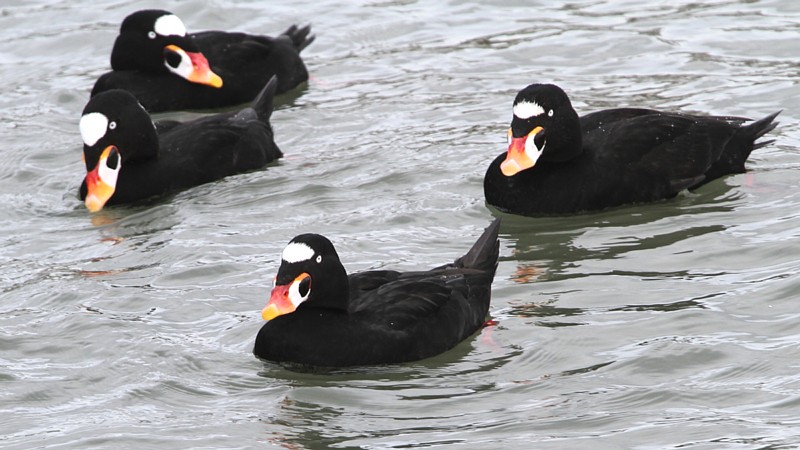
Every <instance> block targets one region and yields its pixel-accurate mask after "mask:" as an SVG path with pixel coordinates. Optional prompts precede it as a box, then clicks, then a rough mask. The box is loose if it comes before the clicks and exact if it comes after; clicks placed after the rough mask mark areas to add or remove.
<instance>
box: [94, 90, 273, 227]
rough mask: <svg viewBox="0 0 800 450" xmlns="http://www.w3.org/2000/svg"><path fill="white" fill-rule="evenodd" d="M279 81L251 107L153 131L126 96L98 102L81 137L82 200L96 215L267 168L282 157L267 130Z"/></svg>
mask: <svg viewBox="0 0 800 450" xmlns="http://www.w3.org/2000/svg"><path fill="white" fill-rule="evenodd" d="M276 84H277V81H276V80H275V77H273V78H272V79H271V80H270V81H269V83H267V85H266V86H264V89H263V91H262V92H261V93H260V94H259V96H258V97H257V98H256V99H255V101H254V102H253V104H252V106H249V107H246V108H244V109H242V110H240V111H238V112H228V113H223V114H216V115H210V116H206V117H202V118H200V119H196V120H192V121H188V122H184V123H181V122H178V121H163V122H157V123H154V122H153V121H152V120H151V118H150V115H149V114H148V113H147V111H145V109H144V107H142V105H141V104H139V102H137V101H136V99H135V98H134V97H133V96H132V95H131V94H130V93H129V92H127V91H123V90H120V89H113V90H110V91H106V92H103V93H101V94H98V95H96V96H94V97H92V98H91V99H90V100H89V102H88V103H87V104H86V107H85V108H84V110H83V115H82V116H81V120H80V132H81V137H82V138H83V157H84V162H85V163H86V171H87V174H86V178H85V179H84V180H83V183H82V184H81V187H80V191H79V195H80V198H81V200H84V202H85V204H86V208H88V209H89V211H91V212H96V211H99V210H101V209H102V208H103V207H104V206H105V205H112V204H118V203H129V202H133V201H136V200H141V199H145V198H148V197H152V196H156V195H160V194H164V193H167V192H174V191H178V190H182V189H186V188H189V187H192V186H196V185H199V184H203V183H208V182H210V181H214V180H218V179H220V178H223V177H225V176H228V175H232V174H236V173H241V172H245V171H249V170H254V169H259V168H261V167H264V166H265V165H266V164H268V163H269V162H271V161H273V160H275V159H277V158H280V157H281V156H282V154H281V151H280V150H279V149H278V146H277V145H276V144H275V142H274V141H273V132H272V127H271V125H270V123H269V118H270V115H271V114H272V98H273V96H274V94H275V88H276Z"/></svg>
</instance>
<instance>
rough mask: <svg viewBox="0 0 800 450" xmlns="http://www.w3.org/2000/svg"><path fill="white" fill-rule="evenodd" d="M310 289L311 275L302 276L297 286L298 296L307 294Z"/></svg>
mask: <svg viewBox="0 0 800 450" xmlns="http://www.w3.org/2000/svg"><path fill="white" fill-rule="evenodd" d="M310 290H311V277H306V278H303V280H302V281H300V284H299V285H298V286H297V293H298V294H300V297H306V296H308V291H310Z"/></svg>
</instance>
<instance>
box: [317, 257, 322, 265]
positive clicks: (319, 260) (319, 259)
mask: <svg viewBox="0 0 800 450" xmlns="http://www.w3.org/2000/svg"><path fill="white" fill-rule="evenodd" d="M321 262H322V255H317V264H319V263H321Z"/></svg>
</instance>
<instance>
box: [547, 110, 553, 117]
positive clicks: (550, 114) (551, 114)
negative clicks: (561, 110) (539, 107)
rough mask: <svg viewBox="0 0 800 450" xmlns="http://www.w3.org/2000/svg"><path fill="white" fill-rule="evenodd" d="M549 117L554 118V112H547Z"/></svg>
mask: <svg viewBox="0 0 800 450" xmlns="http://www.w3.org/2000/svg"><path fill="white" fill-rule="evenodd" d="M547 117H553V110H552V109H551V110H550V111H547Z"/></svg>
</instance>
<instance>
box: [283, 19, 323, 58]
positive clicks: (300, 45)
mask: <svg viewBox="0 0 800 450" xmlns="http://www.w3.org/2000/svg"><path fill="white" fill-rule="evenodd" d="M284 38H288V39H289V41H291V43H292V45H294V47H295V48H296V49H297V53H300V52H302V51H303V49H305V48H306V47H308V46H309V45H311V43H312V42H314V39H315V38H316V36H314V35H313V34H311V24H308V25H305V26H302V27H298V26H297V25H292V26H290V27H289V28H287V29H286V31H284V32H283V33H281V34H280V36H278V39H284Z"/></svg>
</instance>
